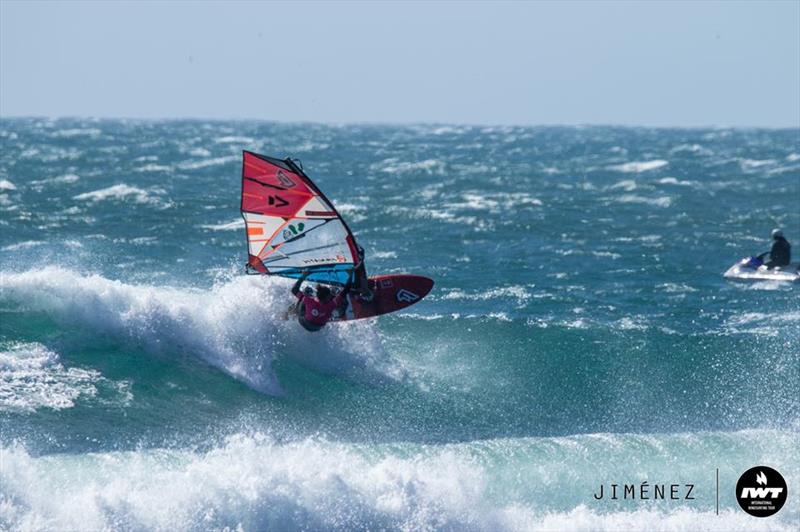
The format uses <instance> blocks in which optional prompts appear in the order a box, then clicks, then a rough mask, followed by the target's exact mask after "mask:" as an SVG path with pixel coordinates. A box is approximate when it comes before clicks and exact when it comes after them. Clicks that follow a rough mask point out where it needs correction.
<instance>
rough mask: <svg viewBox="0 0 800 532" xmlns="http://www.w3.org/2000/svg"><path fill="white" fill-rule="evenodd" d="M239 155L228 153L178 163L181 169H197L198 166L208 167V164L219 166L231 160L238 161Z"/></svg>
mask: <svg viewBox="0 0 800 532" xmlns="http://www.w3.org/2000/svg"><path fill="white" fill-rule="evenodd" d="M239 159H240V156H239V155H228V156H225V157H215V158H213V159H203V160H200V161H184V162H182V163H180V164H179V165H178V168H180V169H181V170H199V169H200V168H208V167H209V166H220V165H223V164H228V163H231V162H233V161H238V160H239Z"/></svg>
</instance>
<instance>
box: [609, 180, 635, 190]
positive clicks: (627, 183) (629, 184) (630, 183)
mask: <svg viewBox="0 0 800 532" xmlns="http://www.w3.org/2000/svg"><path fill="white" fill-rule="evenodd" d="M609 188H611V189H612V190H613V189H622V190H625V191H626V192H632V191H634V190H636V181H634V180H633V179H625V180H623V181H619V182H618V183H614V184H613V185H611V187H609Z"/></svg>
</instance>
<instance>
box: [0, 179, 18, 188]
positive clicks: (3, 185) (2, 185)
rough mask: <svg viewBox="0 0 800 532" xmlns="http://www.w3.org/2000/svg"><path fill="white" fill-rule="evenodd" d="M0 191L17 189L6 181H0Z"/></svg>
mask: <svg viewBox="0 0 800 532" xmlns="http://www.w3.org/2000/svg"><path fill="white" fill-rule="evenodd" d="M0 190H17V187H16V185H14V183H12V182H11V181H9V180H8V179H0Z"/></svg>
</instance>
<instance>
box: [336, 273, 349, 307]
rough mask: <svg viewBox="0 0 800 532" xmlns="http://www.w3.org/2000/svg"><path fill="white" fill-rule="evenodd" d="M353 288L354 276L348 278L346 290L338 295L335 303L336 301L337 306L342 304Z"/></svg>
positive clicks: (345, 285)
mask: <svg viewBox="0 0 800 532" xmlns="http://www.w3.org/2000/svg"><path fill="white" fill-rule="evenodd" d="M350 273H351V274H352V270H351V272H350ZM352 287H353V276H352V275H350V277H348V279H347V282H346V283H345V284H344V288H342V290H341V292H339V293H338V294H336V299H335V301H336V305H337V306H338V305H339V304H340V303H341V302H342V300H343V299H344V298H345V296H347V294H348V293H349V292H350V289H351V288H352Z"/></svg>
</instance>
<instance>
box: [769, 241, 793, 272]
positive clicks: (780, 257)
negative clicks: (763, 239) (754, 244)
mask: <svg viewBox="0 0 800 532" xmlns="http://www.w3.org/2000/svg"><path fill="white" fill-rule="evenodd" d="M790 262H792V246H791V245H790V244H789V241H788V240H786V239H785V238H783V237H782V236H779V237H776V238H775V242H773V243H772V249H771V250H770V251H769V262H767V268H774V267H775V266H788V265H789V263H790Z"/></svg>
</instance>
